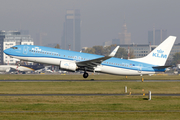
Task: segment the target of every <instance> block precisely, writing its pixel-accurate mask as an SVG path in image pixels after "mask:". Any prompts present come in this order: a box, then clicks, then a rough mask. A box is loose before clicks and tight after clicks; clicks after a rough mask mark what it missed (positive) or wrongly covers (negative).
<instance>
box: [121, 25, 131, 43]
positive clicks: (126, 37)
mask: <svg viewBox="0 0 180 120" xmlns="http://www.w3.org/2000/svg"><path fill="white" fill-rule="evenodd" d="M119 39H120V44H131V33H128V32H127V26H126V23H125V24H124V25H123V29H122V33H119Z"/></svg>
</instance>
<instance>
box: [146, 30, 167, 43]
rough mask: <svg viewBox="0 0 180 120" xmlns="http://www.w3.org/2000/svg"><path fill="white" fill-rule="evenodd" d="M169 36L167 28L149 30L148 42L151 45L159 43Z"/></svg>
mask: <svg viewBox="0 0 180 120" xmlns="http://www.w3.org/2000/svg"><path fill="white" fill-rule="evenodd" d="M166 38H167V30H162V29H155V28H153V30H152V31H148V43H149V44H151V45H159V44H160V43H161V42H162V41H164V40H165V39H166Z"/></svg>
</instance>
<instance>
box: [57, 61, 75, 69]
mask: <svg viewBox="0 0 180 120" xmlns="http://www.w3.org/2000/svg"><path fill="white" fill-rule="evenodd" d="M60 68H62V69H66V70H71V71H76V69H77V68H78V67H77V65H76V63H75V62H66V61H61V62H60Z"/></svg>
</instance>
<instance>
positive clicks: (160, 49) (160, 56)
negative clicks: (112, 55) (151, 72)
mask: <svg viewBox="0 0 180 120" xmlns="http://www.w3.org/2000/svg"><path fill="white" fill-rule="evenodd" d="M175 40H176V37H175V36H169V37H168V38H167V39H166V40H164V41H163V42H162V43H161V44H160V45H159V46H157V47H156V48H155V49H154V50H153V51H152V52H151V53H149V54H148V55H147V56H145V57H143V58H137V59H131V60H133V61H137V62H143V63H148V64H152V65H155V66H164V65H165V63H166V60H167V58H168V56H169V54H170V51H171V49H172V47H173V45H174V42H175Z"/></svg>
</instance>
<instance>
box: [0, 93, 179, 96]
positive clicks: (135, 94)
mask: <svg viewBox="0 0 180 120" xmlns="http://www.w3.org/2000/svg"><path fill="white" fill-rule="evenodd" d="M142 95H143V94H142V93H134V94H131V95H129V94H124V93H122V94H0V96H142ZM147 95H148V94H145V96H147ZM151 96H180V94H170V93H167V94H151Z"/></svg>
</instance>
